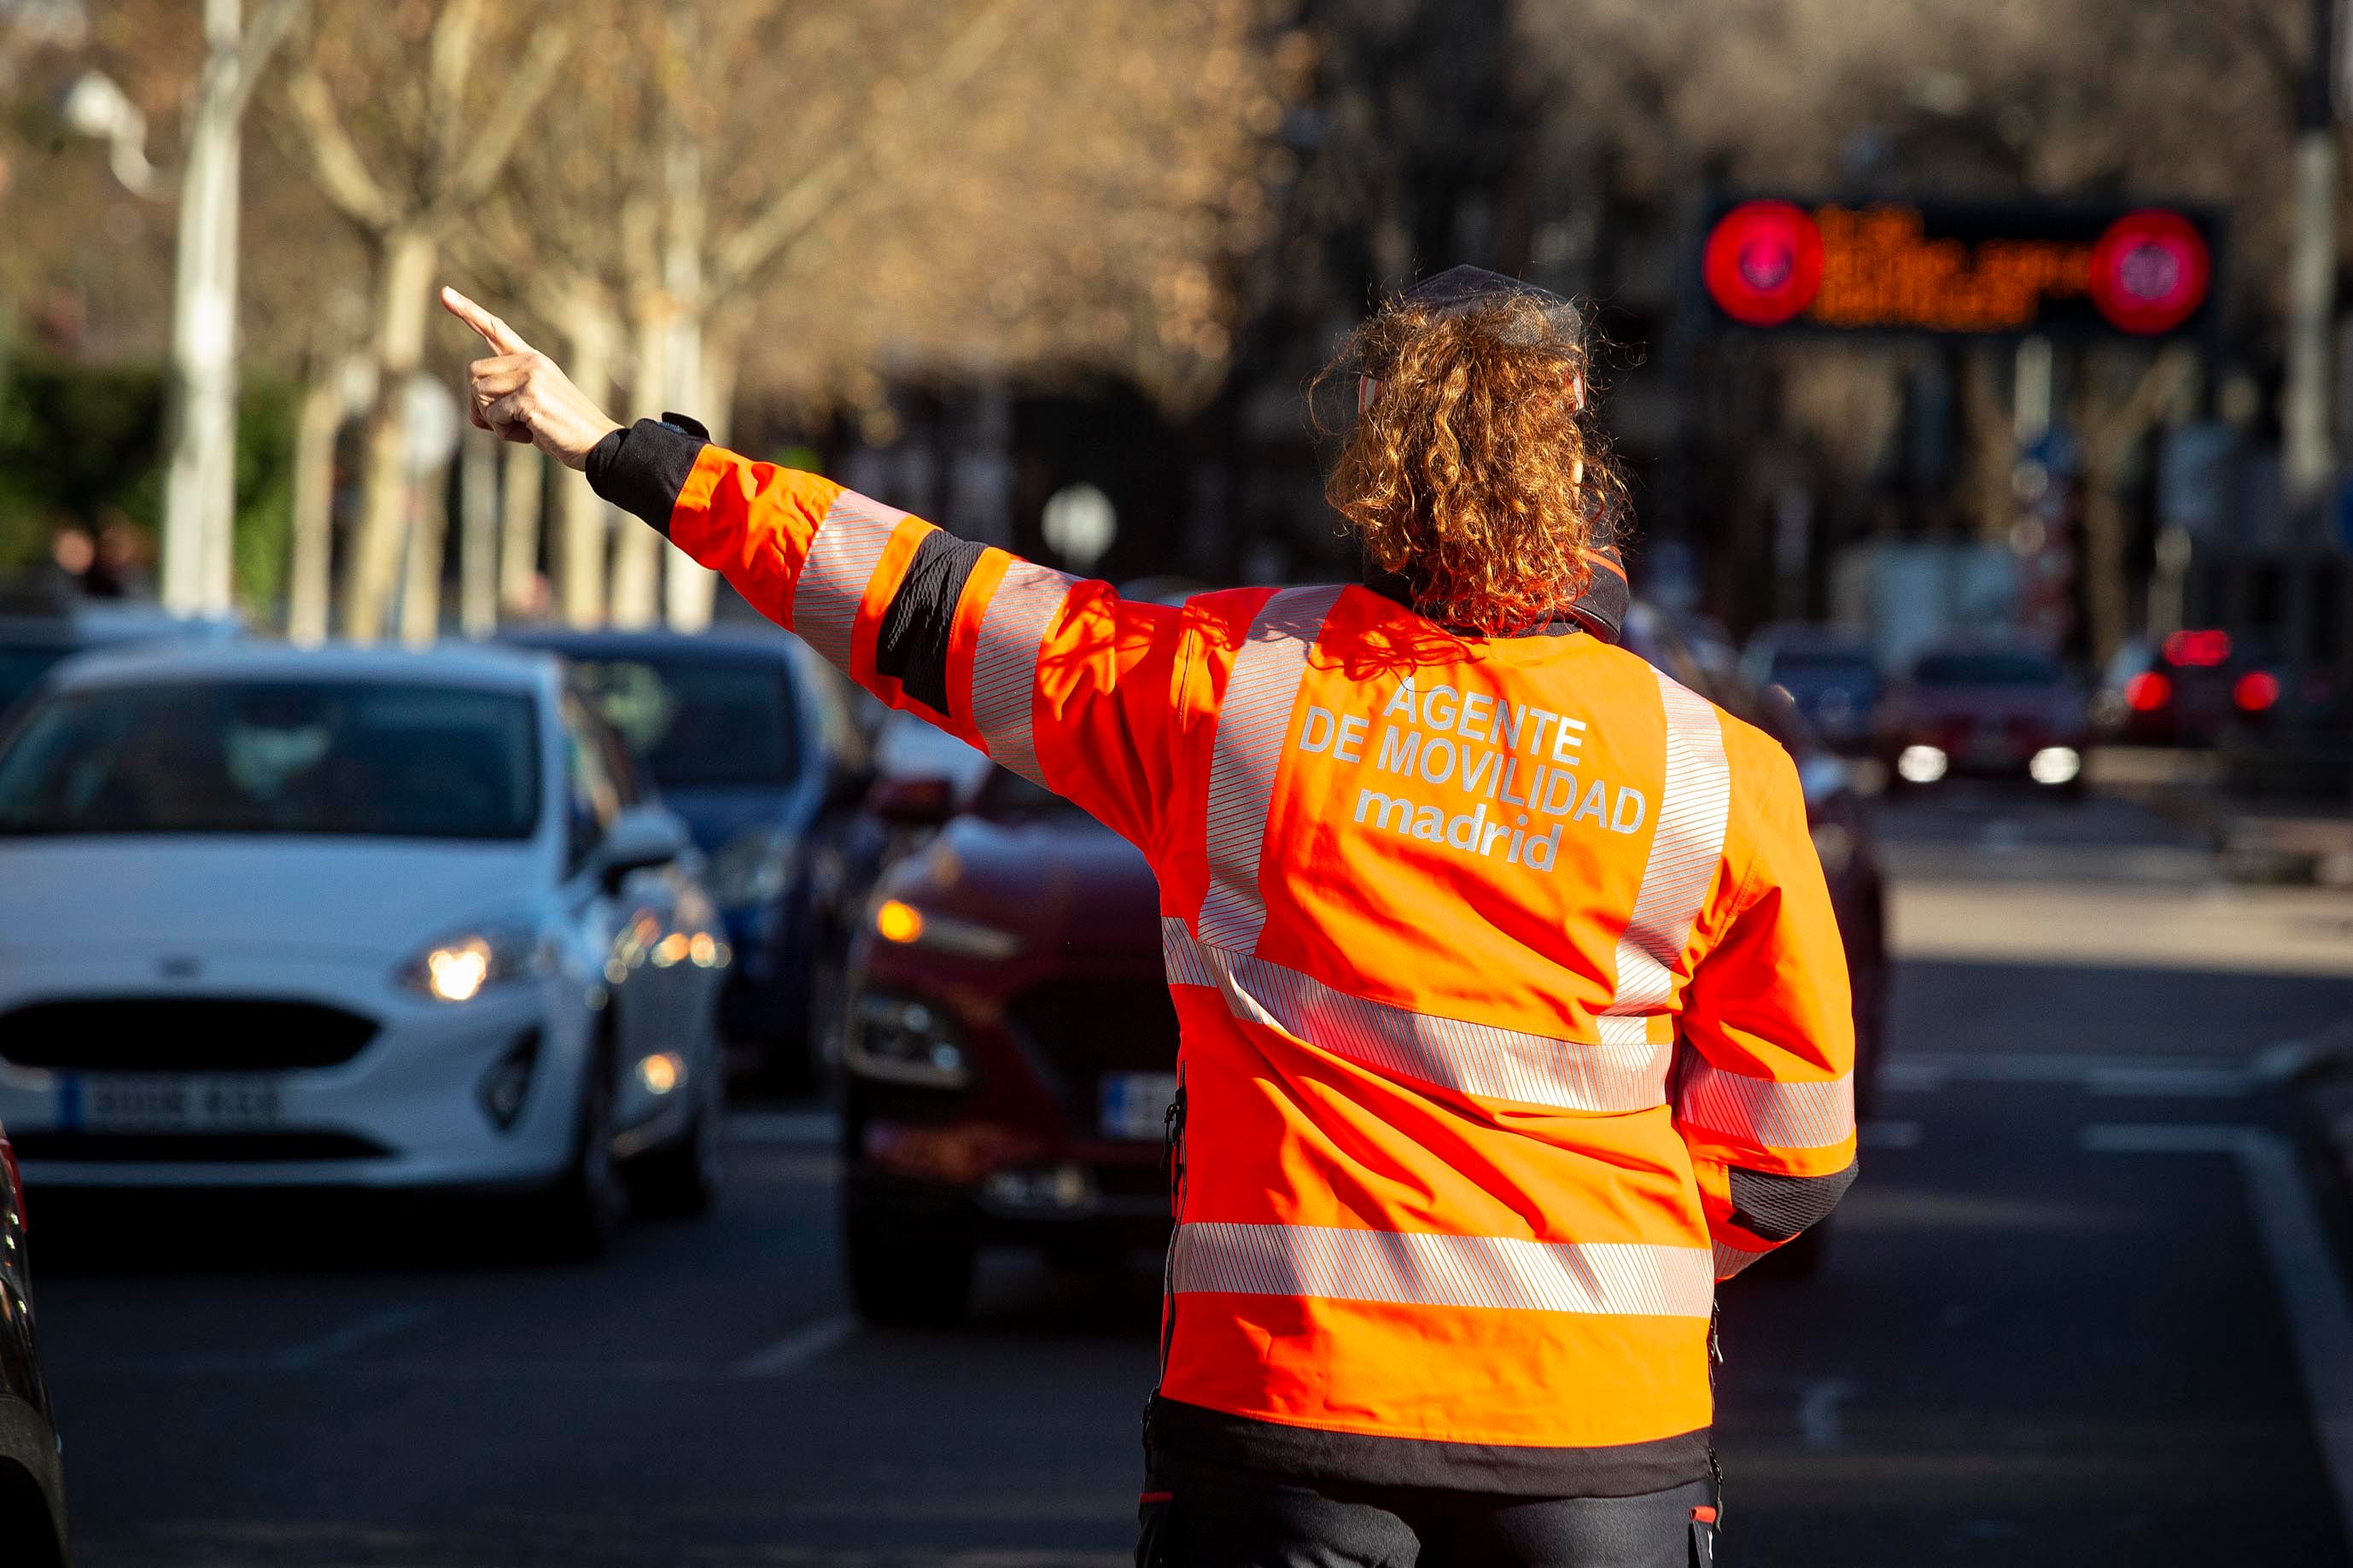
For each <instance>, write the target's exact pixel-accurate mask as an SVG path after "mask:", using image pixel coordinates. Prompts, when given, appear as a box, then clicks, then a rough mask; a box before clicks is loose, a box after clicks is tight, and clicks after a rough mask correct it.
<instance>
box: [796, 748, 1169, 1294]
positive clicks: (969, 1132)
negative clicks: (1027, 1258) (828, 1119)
mask: <svg viewBox="0 0 2353 1568" xmlns="http://www.w3.org/2000/svg"><path fill="white" fill-rule="evenodd" d="M968 754H969V755H971V756H973V757H975V758H976V759H977V765H976V766H971V767H963V768H959V769H957V775H960V776H952V775H950V774H946V773H944V774H942V775H941V776H937V777H929V778H926V777H921V776H898V777H888V778H886V779H885V780H884V781H883V782H881V784H877V785H876V788H875V794H874V796H873V799H872V802H871V809H872V810H873V811H874V812H875V814H876V815H877V816H879V817H881V818H882V819H884V820H886V821H889V822H892V823H893V824H895V825H897V826H900V827H902V829H910V830H916V831H920V830H922V829H923V828H925V827H938V828H939V831H938V832H937V833H936V834H935V835H934V836H933V837H930V838H929V839H928V841H927V842H925V843H923V845H922V847H919V848H916V849H914V850H913V852H912V853H910V854H908V855H906V856H905V857H903V858H901V859H899V860H898V861H896V862H895V863H894V864H893V865H892V866H891V867H890V868H889V869H887V870H886V871H885V872H884V873H883V876H882V878H881V881H880V882H879V883H878V884H877V886H876V888H875V889H874V898H873V901H872V903H871V907H870V909H869V911H868V919H867V921H866V927H865V930H864V931H862V932H861V933H860V937H859V940H858V942H857V943H856V944H855V946H853V948H852V949H851V964H850V986H849V1007H848V1016H847V1019H846V1022H845V1026H844V1030H843V1039H842V1061H841V1066H842V1107H841V1109H842V1115H841V1128H842V1146H843V1152H844V1157H845V1161H846V1169H845V1172H844V1180H843V1185H842V1220H843V1226H842V1245H843V1249H844V1257H845V1263H846V1267H847V1268H848V1271H849V1287H850V1294H851V1299H852V1301H853V1302H854V1304H855V1305H856V1307H857V1308H858V1310H859V1311H860V1314H861V1315H862V1316H864V1317H866V1318H867V1319H868V1320H870V1321H875V1322H880V1323H913V1322H925V1321H930V1322H936V1321H945V1320H947V1319H951V1318H953V1317H955V1315H956V1314H958V1313H959V1312H961V1311H962V1310H963V1308H964V1304H965V1296H966V1292H967V1290H968V1289H969V1288H970V1285H971V1281H972V1272H973V1265H974V1260H975V1258H976V1253H977V1251H978V1248H979V1247H981V1246H982V1245H984V1244H985V1243H994V1244H1014V1245H1029V1246H1037V1247H1044V1248H1045V1249H1047V1250H1048V1252H1049V1253H1050V1254H1053V1255H1059V1256H1061V1257H1063V1258H1116V1257H1117V1256H1118V1255H1119V1254H1120V1253H1121V1252H1122V1251H1123V1250H1124V1249H1125V1248H1126V1247H1157V1246H1161V1245H1163V1244H1165V1242H1166V1237H1167V1227H1168V1194H1167V1188H1166V1179H1165V1175H1164V1173H1163V1170H1162V1145H1161V1140H1162V1131H1163V1117H1164V1115H1165V1113H1166V1110H1167V1108H1168V1105H1169V1102H1170V1100H1172V1099H1173V1098H1174V1097H1175V1093H1176V1008H1175V1006H1174V1005H1173V1004H1171V1003H1170V1001H1169V999H1168V988H1167V977H1166V967H1165V964H1164V962H1163V960H1162V958H1161V950H1160V922H1159V890H1158V886H1157V884H1156V883H1155V881H1154V879H1153V875H1152V869H1151V868H1150V867H1149V866H1148V865H1147V864H1146V863H1145V859H1144V857H1143V856H1142V855H1141V854H1139V853H1138V852H1137V851H1136V850H1135V849H1134V847H1132V846H1130V845H1129V844H1128V843H1127V842H1126V841H1125V840H1124V839H1122V838H1120V837H1118V836H1117V835H1115V834H1113V832H1112V831H1111V830H1110V829H1109V828H1106V827H1104V826H1102V825H1101V824H1099V823H1097V822H1096V821H1095V820H1094V819H1093V818H1092V817H1090V816H1087V815H1086V814H1085V813H1083V812H1082V811H1080V810H1079V809H1078V808H1077V807H1076V806H1074V805H1070V804H1069V803H1068V802H1066V801H1064V800H1062V799H1061V798H1060V797H1059V796H1057V795H1051V794H1050V793H1048V792H1047V791H1045V790H1043V789H1040V788H1039V787H1038V786H1037V785H1035V784H1030V783H1029V781H1028V780H1026V779H1023V778H1021V777H1020V776H1019V775H1018V774H1016V773H1010V772H1008V771H1007V770H1006V769H1003V768H1000V767H997V766H995V765H994V764H992V763H987V760H986V759H979V758H978V754H977V753H972V752H968ZM1107 1020H1115V1021H1116V1022H1115V1024H1108V1025H1107V1023H1106V1021H1107Z"/></svg>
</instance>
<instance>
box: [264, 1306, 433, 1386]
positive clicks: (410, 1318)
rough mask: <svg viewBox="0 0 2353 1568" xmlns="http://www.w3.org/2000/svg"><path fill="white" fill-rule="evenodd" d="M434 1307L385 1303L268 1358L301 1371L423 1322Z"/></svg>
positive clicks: (283, 1367) (278, 1364)
mask: <svg viewBox="0 0 2353 1568" xmlns="http://www.w3.org/2000/svg"><path fill="white" fill-rule="evenodd" d="M434 1311H435V1309H433V1308H431V1307H428V1306H426V1305H424V1304H423V1303H421V1302H418V1303H413V1304H411V1305H409V1306H406V1307H386V1308H385V1310H383V1311H381V1312H371V1313H369V1314H368V1315H367V1316H366V1317H364V1318H356V1319H354V1320H353V1321H351V1322H348V1323H345V1324H344V1325H343V1327H342V1328H340V1329H337V1330H335V1331H333V1332H332V1333H327V1334H322V1335H320V1336H319V1337H318V1338H317V1339H315V1340H312V1341H311V1342H309V1343H308V1344H300V1345H291V1346H289V1347H288V1348H287V1349H285V1350H282V1351H280V1352H278V1353H277V1354H276V1355H274V1356H272V1357H271V1358H270V1361H271V1362H272V1363H273V1364H275V1365H277V1366H279V1367H280V1368H282V1369H283V1370H285V1371H288V1372H301V1371H303V1370H305V1369H307V1368H310V1367H314V1366H316V1365H318V1364H319V1363H321V1362H322V1361H330V1360H332V1359H333V1358H334V1357H336V1356H339V1355H342V1354H343V1352H346V1351H353V1350H357V1349H358V1348H359V1347H360V1346H362V1345H364V1344H365V1343H367V1342H369V1341H370V1340H381V1339H385V1338H387V1337H389V1336H391V1335H393V1334H396V1333H398V1332H400V1331H401V1330H403V1329H406V1328H409V1327H412V1326H413V1325H415V1324H417V1323H421V1322H423V1321H425V1320H426V1319H427V1318H429V1317H431V1316H433V1314H434Z"/></svg>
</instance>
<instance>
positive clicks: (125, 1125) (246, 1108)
mask: <svg viewBox="0 0 2353 1568" xmlns="http://www.w3.org/2000/svg"><path fill="white" fill-rule="evenodd" d="M60 1109H61V1111H62V1114H61V1116H60V1118H59V1120H61V1121H64V1122H65V1124H66V1125H67V1126H69V1127H74V1128H82V1129H87V1130H89V1131H93V1132H241V1131H251V1130H252V1129H255V1128H259V1127H275V1126H277V1125H278V1123H279V1121H280V1119H281V1118H282V1117H283V1115H284V1108H283V1106H282V1105H281V1103H280V1098H279V1092H278V1085H277V1083H276V1081H275V1080H273V1079H266V1078H258V1077H257V1078H245V1077H233V1078H206V1077H195V1076H192V1075H188V1074H184V1073H94V1074H90V1075H86V1076H83V1077H79V1078H75V1079H69V1080H68V1081H67V1084H66V1089H65V1100H64V1103H63V1105H62V1107H61V1108H60Z"/></svg>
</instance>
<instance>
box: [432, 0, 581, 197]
mask: <svg viewBox="0 0 2353 1568" xmlns="http://www.w3.org/2000/svg"><path fill="white" fill-rule="evenodd" d="M577 41H578V35H577V33H576V32H575V29H574V27H573V26H572V25H571V24H570V23H569V22H558V23H553V24H550V25H548V26H543V27H541V28H539V29H538V30H536V31H534V32H533V35H532V41H531V50H530V52H529V53H528V54H526V55H525V56H524V57H523V59H522V65H521V66H519V67H518V68H516V70H515V72H514V75H513V77H512V79H511V80H510V82H509V84H508V87H507V89H506V91H505V92H503V93H501V95H500V98H499V104H498V108H497V110H496V111H495V112H493V113H492V114H491V118H490V121H489V123H487V124H486V125H484V126H483V127H482V130H481V133H480V135H478V136H476V137H475V138H474V139H473V141H472V142H471V143H470V145H469V146H468V148H467V150H466V158H465V161H464V162H463V163H459V165H458V169H457V172H456V173H455V174H453V175H451V177H450V180H449V184H448V187H447V188H446V189H445V190H444V192H443V193H442V195H441V196H440V197H439V198H438V200H437V201H436V202H435V203H434V204H433V205H434V207H435V210H436V216H447V215H449V214H453V213H457V212H461V211H463V210H464V209H465V208H467V207H469V206H471V205H473V204H475V203H476V202H479V201H480V200H481V198H482V197H483V196H485V195H489V194H490V190H491V186H492V185H493V184H496V183H497V181H498V177H499V173H500V171H501V170H502V169H504V168H505V167H506V165H507V160H508V159H509V158H512V156H513V155H514V150H515V144H516V143H517V142H520V141H521V140H522V133H523V132H524V131H525V130H526V129H527V128H528V127H529V126H530V124H531V121H532V118H533V116H534V115H535V114H537V113H538V112H539V106H540V103H541V102H542V101H543V100H544V99H545V98H546V97H547V94H548V92H549V90H550V89H553V88H554V86H555V82H556V78H557V75H558V74H559V73H560V72H561V71H562V70H563V68H564V62H565V58H566V57H568V56H569V55H570V54H571V53H572V49H573V46H574V45H575V43H576V42H577Z"/></svg>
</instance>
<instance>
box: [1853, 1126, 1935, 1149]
mask: <svg viewBox="0 0 2353 1568" xmlns="http://www.w3.org/2000/svg"><path fill="white" fill-rule="evenodd" d="M1855 1142H1857V1143H1859V1144H1861V1145H1862V1147H1863V1148H1865V1149H1917V1148H1918V1147H1919V1146H1920V1124H1919V1123H1918V1122H1916V1121H1866V1122H1864V1123H1863V1124H1862V1126H1861V1127H1859V1128H1857V1129H1855Z"/></svg>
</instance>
